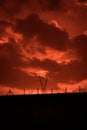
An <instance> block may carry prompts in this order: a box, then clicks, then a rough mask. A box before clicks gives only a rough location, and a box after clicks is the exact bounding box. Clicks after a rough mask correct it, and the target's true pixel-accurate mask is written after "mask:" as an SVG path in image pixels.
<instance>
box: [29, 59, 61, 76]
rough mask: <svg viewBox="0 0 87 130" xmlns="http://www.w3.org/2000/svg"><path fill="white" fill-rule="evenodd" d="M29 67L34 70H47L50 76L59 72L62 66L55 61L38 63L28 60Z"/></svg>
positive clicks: (47, 60)
mask: <svg viewBox="0 0 87 130" xmlns="http://www.w3.org/2000/svg"><path fill="white" fill-rule="evenodd" d="M29 65H30V66H32V67H34V68H35V67H36V68H38V67H39V68H41V69H44V70H48V72H49V73H50V74H52V73H55V72H59V71H60V70H61V69H62V65H60V64H58V63H57V62H56V61H52V60H49V59H44V60H43V61H40V60H39V59H36V58H34V59H33V60H30V62H29ZM50 76H51V75H50Z"/></svg>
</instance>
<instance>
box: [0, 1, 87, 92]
mask: <svg viewBox="0 0 87 130" xmlns="http://www.w3.org/2000/svg"><path fill="white" fill-rule="evenodd" d="M0 4H1V5H0V16H1V19H0V92H1V94H5V93H6V92H7V91H8V90H9V88H10V89H12V90H13V91H15V92H14V93H17V94H19V93H20V94H21V93H22V92H23V90H24V88H26V94H28V92H29V91H28V90H32V91H33V92H30V93H37V88H38V89H39V91H40V93H41V84H40V81H39V79H38V77H43V78H48V83H47V85H46V89H47V91H46V92H49V91H51V89H54V90H55V91H54V93H55V92H56V91H57V90H56V89H58V92H60V93H61V92H65V88H67V91H68V92H75V91H77V90H78V87H79V86H81V88H82V89H83V90H84V91H86V88H87V87H86V86H87V1H86V0H84V1H82V0H81V1H80V0H67V1H65V0H59V1H58V0H47V1H45V0H40V1H38V0H36V1H32V0H21V1H17V0H10V2H9V3H8V2H7V0H3V1H1V3H0ZM84 18H85V21H84Z"/></svg>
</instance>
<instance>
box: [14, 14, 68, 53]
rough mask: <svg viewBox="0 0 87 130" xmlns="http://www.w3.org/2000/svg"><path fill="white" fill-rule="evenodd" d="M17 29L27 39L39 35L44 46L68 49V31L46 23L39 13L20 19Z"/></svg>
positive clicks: (39, 39)
mask: <svg viewBox="0 0 87 130" xmlns="http://www.w3.org/2000/svg"><path fill="white" fill-rule="evenodd" d="M16 31H17V32H19V33H22V34H23V35H24V37H25V39H27V40H29V39H31V38H33V37H34V36H37V40H38V41H39V42H40V44H42V45H43V46H49V47H52V48H54V49H58V50H60V51H61V50H66V49H67V45H68V44H69V39H68V33H67V32H66V31H64V30H61V29H60V28H57V27H55V26H52V25H50V24H48V23H45V22H44V21H43V20H41V19H40V18H39V16H38V15H37V14H31V15H30V16H29V17H28V18H27V19H25V20H18V22H17V26H16ZM26 43H27V42H26Z"/></svg>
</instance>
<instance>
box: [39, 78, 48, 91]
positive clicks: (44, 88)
mask: <svg viewBox="0 0 87 130" xmlns="http://www.w3.org/2000/svg"><path fill="white" fill-rule="evenodd" d="M39 80H40V84H41V87H42V92H46V85H47V82H48V78H47V77H45V78H44V77H42V76H39Z"/></svg>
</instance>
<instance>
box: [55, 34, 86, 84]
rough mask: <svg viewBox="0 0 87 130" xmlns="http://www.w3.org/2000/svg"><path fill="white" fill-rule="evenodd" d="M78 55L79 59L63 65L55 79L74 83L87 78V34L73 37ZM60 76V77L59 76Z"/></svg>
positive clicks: (73, 45) (73, 46)
mask: <svg viewBox="0 0 87 130" xmlns="http://www.w3.org/2000/svg"><path fill="white" fill-rule="evenodd" d="M71 48H73V49H74V50H75V51H76V52H77V55H78V58H79V59H78V61H75V62H73V63H70V64H67V65H65V66H63V69H62V71H61V72H60V73H58V75H55V79H56V80H58V81H59V82H67V83H69V82H70V83H74V82H80V81H82V80H86V79H87V50H86V49H87V36H86V35H80V36H77V37H75V38H73V39H72V47H71ZM57 77H58V78H57Z"/></svg>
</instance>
